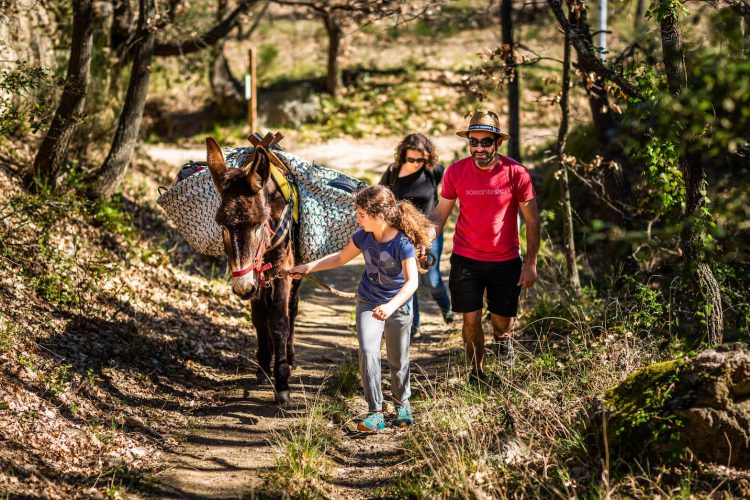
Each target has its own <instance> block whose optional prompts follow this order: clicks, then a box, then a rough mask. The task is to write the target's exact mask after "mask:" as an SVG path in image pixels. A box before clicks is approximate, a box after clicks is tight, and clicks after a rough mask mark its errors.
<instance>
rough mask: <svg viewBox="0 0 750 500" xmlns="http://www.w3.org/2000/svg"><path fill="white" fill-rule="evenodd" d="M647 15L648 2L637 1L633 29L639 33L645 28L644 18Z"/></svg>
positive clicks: (644, 0) (643, 0)
mask: <svg viewBox="0 0 750 500" xmlns="http://www.w3.org/2000/svg"><path fill="white" fill-rule="evenodd" d="M645 13H646V0H635V14H633V29H634V30H635V31H636V32H638V31H641V30H642V28H643V16H644V14H645Z"/></svg>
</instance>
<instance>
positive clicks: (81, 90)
mask: <svg viewBox="0 0 750 500" xmlns="http://www.w3.org/2000/svg"><path fill="white" fill-rule="evenodd" d="M73 6H74V7H73V9H74V10H73V39H72V42H71V46H70V59H69V60H68V72H67V75H66V78H65V87H64V88H63V93H62V96H61V97H60V104H59V105H58V107H57V111H56V112H55V116H54V118H53V119H52V124H51V125H50V128H49V130H48V131H47V135H46V136H45V137H44V140H43V141H42V144H41V146H40V147H39V151H38V152H37V155H36V157H35V158H34V167H33V172H32V178H29V179H26V184H27V186H28V187H30V188H34V187H35V186H37V185H45V186H48V187H50V188H55V187H56V186H57V179H58V176H59V174H60V169H61V168H62V165H63V163H65V159H66V157H67V154H68V147H69V146H70V140H71V138H72V137H73V134H74V133H75V131H76V129H77V128H78V123H79V121H80V120H81V119H82V114H83V108H84V104H85V103H86V89H87V87H88V83H89V70H90V68H91V48H92V45H93V25H94V14H93V8H92V1H91V0H78V1H76V2H73Z"/></svg>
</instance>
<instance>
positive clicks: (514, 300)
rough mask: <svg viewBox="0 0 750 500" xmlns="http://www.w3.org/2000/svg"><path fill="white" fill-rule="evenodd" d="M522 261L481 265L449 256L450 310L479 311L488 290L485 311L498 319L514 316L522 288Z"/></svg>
mask: <svg viewBox="0 0 750 500" xmlns="http://www.w3.org/2000/svg"><path fill="white" fill-rule="evenodd" d="M520 276H521V258H520V257H519V258H517V259H512V260H506V261H502V262H482V261H477V260H474V259H469V258H467V257H463V256H461V255H456V254H453V255H451V274H450V281H449V282H448V285H449V288H450V291H451V301H452V302H453V310H454V311H456V312H460V313H465V312H472V311H480V310H481V309H482V306H483V305H484V291H485V290H487V308H488V309H489V310H490V312H491V313H493V314H497V315H499V316H506V317H511V318H513V317H515V316H516V314H517V313H518V297H519V296H520V295H521V286H520V285H518V284H517V283H518V278H519V277H520Z"/></svg>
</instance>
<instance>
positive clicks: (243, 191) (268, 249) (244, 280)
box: [206, 137, 300, 405]
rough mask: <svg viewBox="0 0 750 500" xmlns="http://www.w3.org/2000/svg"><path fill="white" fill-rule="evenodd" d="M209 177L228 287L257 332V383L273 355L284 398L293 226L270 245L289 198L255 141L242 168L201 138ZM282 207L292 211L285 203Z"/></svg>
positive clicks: (290, 354)
mask: <svg viewBox="0 0 750 500" xmlns="http://www.w3.org/2000/svg"><path fill="white" fill-rule="evenodd" d="M206 149H207V163H208V169H209V171H210V173H211V179H212V180H213V182H214V185H215V186H216V190H217V191H218V192H219V196H220V198H221V204H220V205H219V208H218V210H217V211H216V222H217V223H218V224H219V225H220V226H221V228H222V233H223V239H224V250H225V252H226V255H227V259H228V260H229V266H230V268H231V270H232V291H233V292H234V293H235V294H236V295H238V296H239V297H241V298H242V299H246V300H250V304H251V308H252V310H251V315H252V321H253V326H254V327H255V331H256V334H257V336H258V350H257V353H256V359H257V362H258V370H257V372H256V375H257V379H258V383H259V384H264V383H268V382H269V378H268V374H269V373H271V358H272V357H273V358H274V359H273V361H274V364H273V380H274V388H275V392H276V401H277V402H278V403H279V404H281V405H283V404H285V403H287V402H288V401H289V375H290V373H291V369H292V367H293V366H294V345H293V343H294V320H295V318H296V316H297V306H298V291H299V285H300V281H299V280H292V279H291V278H289V277H288V276H282V274H283V273H280V272H279V270H281V269H289V268H291V267H292V266H294V264H295V255H297V254H298V252H296V251H295V246H294V242H295V238H294V237H293V232H294V228H293V227H289V229H288V230H286V231H285V233H286V234H283V235H281V234H280V235H279V236H281V239H279V238H276V241H274V242H273V243H272V244H271V241H272V237H273V236H274V228H277V227H278V225H279V223H280V222H281V219H282V218H283V217H284V216H285V214H286V211H285V207H286V205H287V203H288V201H289V200H286V199H284V195H283V193H282V192H281V190H280V189H279V187H278V186H277V185H276V183H275V182H274V181H272V180H270V177H271V163H270V160H269V157H268V154H267V152H266V149H265V148H264V147H263V146H258V147H256V149H255V153H254V154H252V155H251V156H250V157H249V158H248V160H247V161H246V163H245V164H244V165H243V166H242V168H239V169H235V168H231V169H230V168H227V165H226V162H225V161H224V155H223V154H222V152H221V149H220V148H219V144H218V143H217V142H216V141H215V140H214V139H213V138H211V137H208V138H206ZM287 210H291V207H289V208H288V209H287ZM269 244H270V246H269Z"/></svg>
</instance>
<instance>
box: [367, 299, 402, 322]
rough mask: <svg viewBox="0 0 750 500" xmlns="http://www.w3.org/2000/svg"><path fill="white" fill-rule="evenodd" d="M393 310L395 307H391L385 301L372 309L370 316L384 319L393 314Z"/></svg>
mask: <svg viewBox="0 0 750 500" xmlns="http://www.w3.org/2000/svg"><path fill="white" fill-rule="evenodd" d="M395 310H396V308H395V307H393V305H391V303H390V302H387V303H385V304H383V305H380V306H378V307H376V308H375V309H373V310H372V317H373V318H375V319H379V320H380V321H385V320H387V319H388V318H389V317H390V316H391V314H393V311H395Z"/></svg>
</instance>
